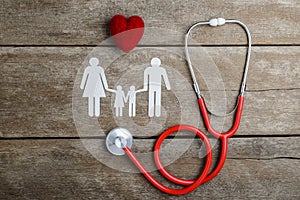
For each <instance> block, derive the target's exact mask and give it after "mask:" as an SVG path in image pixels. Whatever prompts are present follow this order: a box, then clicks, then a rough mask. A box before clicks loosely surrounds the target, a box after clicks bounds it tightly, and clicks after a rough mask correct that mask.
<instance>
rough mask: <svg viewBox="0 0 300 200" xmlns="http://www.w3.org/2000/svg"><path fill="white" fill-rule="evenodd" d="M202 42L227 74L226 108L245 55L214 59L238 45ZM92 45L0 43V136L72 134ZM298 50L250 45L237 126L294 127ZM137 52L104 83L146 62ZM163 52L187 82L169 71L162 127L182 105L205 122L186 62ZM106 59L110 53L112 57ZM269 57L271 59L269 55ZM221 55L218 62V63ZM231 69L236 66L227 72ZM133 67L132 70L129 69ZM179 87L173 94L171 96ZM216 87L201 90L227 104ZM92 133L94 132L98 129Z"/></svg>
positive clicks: (251, 129) (285, 130) (143, 108)
mask: <svg viewBox="0 0 300 200" xmlns="http://www.w3.org/2000/svg"><path fill="white" fill-rule="evenodd" d="M207 49H208V51H209V52H211V53H213V54H214V57H215V58H216V60H217V61H216V62H217V65H218V66H219V69H220V73H221V75H222V76H223V77H227V78H224V80H225V81H224V84H225V90H227V91H226V92H225V94H226V96H227V100H228V103H227V104H228V105H227V109H228V110H229V109H230V108H232V107H233V105H234V103H235V102H234V98H235V96H236V95H237V91H232V90H234V89H237V88H238V87H239V81H240V78H238V76H241V73H242V67H241V66H242V62H243V58H241V59H239V60H238V59H233V61H232V62H233V65H231V64H230V63H231V62H230V61H228V60H227V59H220V60H218V58H219V57H221V58H222V57H223V56H224V55H229V57H230V58H236V57H238V56H240V54H241V49H242V48H236V49H235V48H231V47H229V49H230V50H232V51H233V53H232V54H230V53H228V52H227V51H226V49H227V48H225V47H222V48H207ZM91 50H92V49H91V48H81V47H77V48H57V47H53V48H52V47H47V48H44V47H38V48H1V53H0V55H1V69H0V72H1V73H0V77H1V78H0V86H1V87H0V91H1V92H0V93H1V96H0V109H1V124H0V135H1V136H2V137H46V136H47V137H55V136H65V137H67V136H77V132H76V129H75V126H74V123H73V116H72V89H73V84H74V79H75V77H76V73H77V70H79V68H80V66H81V63H82V62H83V60H84V57H85V56H87V54H88V53H89V52H90V51H91ZM147 54H149V55H147ZM299 54H300V48H299V47H289V48H286V47H255V48H254V54H253V61H252V63H253V64H252V65H251V66H250V71H249V77H248V88H247V89H248V90H249V92H248V93H246V105H245V110H244V114H243V119H242V123H241V127H240V130H239V132H238V134H240V135H249V134H250V135H274V134H275V135H277V134H278V135H285V134H287V135H298V134H299V130H300V128H299V123H298V119H299V99H300V98H299V88H300V86H299V84H300V83H299V81H295V80H297V79H299V69H300V68H299V67H297V66H298V64H297V63H299V58H300V57H299ZM151 55H152V56H153V55H157V51H156V50H152V49H151V50H149V51H145V52H144V51H142V53H141V54H138V56H141V57H143V56H145V57H143V58H145V60H149V59H150V56H151ZM135 56H136V54H132V57H130V56H129V58H128V57H126V59H120V60H118V61H117V62H116V63H114V65H113V66H112V67H111V68H108V69H107V70H106V73H107V76H108V77H110V78H109V80H108V81H109V85H115V84H116V83H117V81H118V79H119V77H120V75H121V74H123V73H124V71H126V69H128V68H124V66H128V67H131V68H132V66H134V64H135V61H136V63H137V65H142V64H143V63H144V61H141V60H138V59H134V58H135ZM161 58H162V60H163V62H164V63H166V65H168V66H174V68H175V69H176V70H177V71H178V72H179V73H181V74H182V76H183V77H184V78H185V77H186V82H178V81H177V79H175V78H176V76H172V75H170V81H171V84H172V86H173V89H174V92H176V93H165V92H164V94H166V95H165V96H164V97H163V105H164V106H165V109H167V110H169V113H170V114H172V115H173V117H172V116H169V118H168V120H167V122H166V124H164V125H163V126H162V127H161V129H165V128H167V127H169V126H171V125H175V124H178V123H180V122H182V121H180V118H178V116H181V114H182V113H180V112H183V111H186V113H187V115H191V116H194V118H195V119H199V123H200V124H199V127H201V128H202V129H203V127H202V125H201V118H198V108H197V105H196V102H195V101H194V98H195V96H194V93H193V91H192V88H191V86H190V83H188V82H189V81H190V76H189V73H188V70H187V67H186V64H185V62H184V61H183V60H182V59H180V58H179V57H177V56H176V55H173V54H169V53H166V52H165V54H164V55H162V57H161ZM107 59H108V60H109V58H107ZM131 59H133V61H132V60H131ZM272 59H274V61H270V60H272ZM287 60H288V62H287ZM222 63H223V65H221V64H222ZM229 64H230V65H229ZM205 66H206V65H204V67H205ZM282 66H285V67H282ZM231 67H232V68H231ZM122 68H123V69H122ZM142 69H143V68H141V69H140V70H142ZM170 69H171V68H170ZM80 70H81V71H80ZM80 70H79V72H80V73H82V69H80ZM133 72H135V71H133ZM235 72H236V74H234V75H232V74H233V73H235ZM133 75H134V76H135V74H134V73H133ZM208 75H214V74H208ZM135 77H136V76H135ZM204 77H207V76H204ZM209 77H210V76H209ZM200 78H201V77H200ZM131 81H136V82H137V84H141V82H142V80H139V79H138V78H135V79H134V80H132V79H131ZM184 83H186V84H184ZM126 84H127V85H126V86H129V84H132V83H126ZM201 86H205V83H204V82H203V78H202V79H201ZM213 86H214V87H217V88H214V89H218V87H219V85H213ZM203 89H204V90H207V87H203ZM278 89H280V90H278ZM284 89H286V90H284ZM80 92H81V91H80ZM176 94H177V100H176V97H174V95H176ZM219 94H224V93H221V92H219V91H216V92H211V91H210V92H209V93H208V92H204V95H205V97H206V99H207V105H208V107H209V108H211V105H214V106H216V105H220V106H221V108H226V104H225V105H224V104H223V102H224V101H223V99H222V98H220V99H218V96H215V95H219ZM80 95H81V93H80V94H79V96H78V97H79V99H80V100H84V99H82V98H81V96H80ZM209 95H211V96H212V98H210V96H209ZM109 97H110V98H109V99H108V98H107V99H105V100H103V102H102V103H103V107H104V113H106V115H105V116H104V118H102V119H108V118H110V119H112V118H113V116H112V113H111V110H110V108H111V103H112V101H113V99H112V98H111V96H109ZM178 97H181V98H182V99H185V100H187V101H185V100H184V101H183V100H182V99H181V101H180V102H179V100H180V99H178ZM138 98H139V99H138V102H139V106H138V109H139V110H138V113H140V114H139V120H138V121H139V123H142V124H143V123H144V124H147V123H148V122H149V121H148V120H149V119H148V118H147V117H145V116H146V115H147V114H146V112H147V105H146V102H145V101H146V96H145V95H143V96H140V97H138ZM216 100H220V101H216ZM223 105H224V106H223ZM178 106H181V108H182V109H184V110H181V111H180V109H178V108H179V107H178ZM217 108H218V107H217ZM195 110H196V112H195ZM171 111H172V112H171ZM143 114H144V115H143ZM100 121H101V119H100ZM162 122H163V120H158V121H157V120H156V121H155V123H157V124H160V123H162ZM186 123H189V124H192V125H198V124H197V123H198V121H196V122H192V121H191V120H188V121H187V122H186ZM216 123H217V124H215V126H217V127H219V130H225V129H226V128H228V127H230V123H231V118H228V119H227V120H226V122H225V125H224V128H223V129H222V124H223V121H222V120H221V121H217V122H216ZM102 124H106V126H105V127H103V128H104V130H105V132H108V131H109V130H110V129H112V128H114V127H115V126H116V125H115V120H105V122H103V123H102ZM146 132H149V133H147V134H146V133H145V135H144V136H149V134H150V135H152V134H155V133H156V132H155V131H153V127H152V128H150V129H149V131H146ZM160 132H161V130H158V131H157V133H156V134H158V133H160ZM93 134H96V135H97V136H99V134H98V133H96V132H94V133H93ZM136 134H138V136H142V135H143V134H144V133H142V134H141V133H138V132H136ZM88 136H90V135H88Z"/></svg>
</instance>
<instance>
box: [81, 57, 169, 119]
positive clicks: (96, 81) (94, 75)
mask: <svg viewBox="0 0 300 200" xmlns="http://www.w3.org/2000/svg"><path fill="white" fill-rule="evenodd" d="M89 63H90V65H91V66H88V67H87V68H86V69H85V70H84V73H83V77H82V80H81V84H80V88H81V89H84V91H83V95H82V96H83V97H88V114H89V116H91V117H93V116H94V115H95V116H96V117H99V116H100V98H103V97H106V95H105V90H106V91H108V92H113V93H115V102H114V107H115V109H116V116H118V117H119V116H120V117H121V116H123V108H124V106H125V103H127V102H128V101H129V106H128V114H129V116H130V117H135V115H136V94H137V93H139V92H145V91H149V92H148V115H149V117H154V115H155V116H156V117H159V116H160V115H161V84H162V79H163V81H164V82H165V85H166V88H167V90H171V86H170V82H169V79H168V76H167V72H166V70H165V69H164V68H163V67H161V66H160V65H161V61H160V59H159V58H152V59H151V67H147V68H146V69H145V71H144V87H143V88H142V89H140V90H135V86H133V85H132V86H130V90H129V91H128V93H127V95H126V96H125V93H124V91H123V89H122V86H120V85H118V86H117V89H116V90H113V89H109V88H108V85H107V80H106V76H105V73H104V69H103V68H102V67H100V66H98V64H99V60H98V59H97V58H91V59H90V60H89Z"/></svg>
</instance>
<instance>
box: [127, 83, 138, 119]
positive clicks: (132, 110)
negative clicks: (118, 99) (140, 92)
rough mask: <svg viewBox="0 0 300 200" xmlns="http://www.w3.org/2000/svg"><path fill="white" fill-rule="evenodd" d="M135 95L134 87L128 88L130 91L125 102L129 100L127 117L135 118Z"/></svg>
mask: <svg viewBox="0 0 300 200" xmlns="http://www.w3.org/2000/svg"><path fill="white" fill-rule="evenodd" d="M136 93H137V91H135V86H133V85H132V86H130V90H129V91H128V93H127V96H126V102H127V101H128V100H129V106H128V114H129V117H135V114H136Z"/></svg>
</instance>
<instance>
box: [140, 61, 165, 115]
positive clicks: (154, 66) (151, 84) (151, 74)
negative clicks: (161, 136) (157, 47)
mask: <svg viewBox="0 0 300 200" xmlns="http://www.w3.org/2000/svg"><path fill="white" fill-rule="evenodd" d="M160 65H161V61H160V59H159V58H152V59H151V66H150V67H147V68H146V69H145V71H144V88H143V89H141V90H138V91H137V92H143V91H147V90H148V91H149V94H148V115H149V117H153V116H154V115H155V116H156V117H159V116H160V115H161V84H162V81H164V82H165V85H166V88H167V90H171V85H170V82H169V79H168V76H167V72H166V70H165V69H164V68H163V67H161V66H160Z"/></svg>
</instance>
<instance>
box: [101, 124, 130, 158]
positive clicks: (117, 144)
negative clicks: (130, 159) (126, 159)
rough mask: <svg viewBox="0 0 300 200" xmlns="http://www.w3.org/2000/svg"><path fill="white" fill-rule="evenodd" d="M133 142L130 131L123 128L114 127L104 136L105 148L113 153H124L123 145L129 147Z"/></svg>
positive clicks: (118, 154) (119, 154)
mask: <svg viewBox="0 0 300 200" xmlns="http://www.w3.org/2000/svg"><path fill="white" fill-rule="evenodd" d="M132 144H133V137H132V135H131V133H130V132H129V131H128V130H127V129H125V128H114V129H113V130H111V131H110V132H109V133H108V135H107V136H106V148H107V149H108V151H109V152H110V153H112V154H114V155H117V156H121V155H124V154H125V152H124V151H123V148H124V147H126V146H127V147H129V148H131V146H132Z"/></svg>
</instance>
